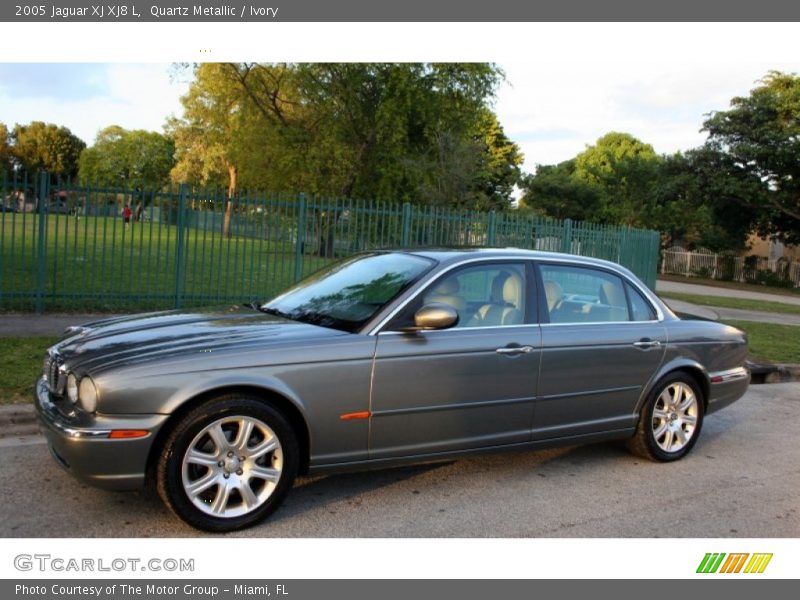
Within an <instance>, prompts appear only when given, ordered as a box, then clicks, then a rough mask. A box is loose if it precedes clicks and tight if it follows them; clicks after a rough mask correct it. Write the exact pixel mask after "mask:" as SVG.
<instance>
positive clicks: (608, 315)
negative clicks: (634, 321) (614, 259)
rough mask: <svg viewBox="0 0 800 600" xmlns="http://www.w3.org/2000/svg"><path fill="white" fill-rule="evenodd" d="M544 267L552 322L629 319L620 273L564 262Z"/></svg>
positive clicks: (546, 295) (593, 321) (548, 307)
mask: <svg viewBox="0 0 800 600" xmlns="http://www.w3.org/2000/svg"><path fill="white" fill-rule="evenodd" d="M540 270H541V273H542V280H543V284H544V293H545V297H546V299H547V312H548V314H549V316H550V322H551V323H611V322H617V321H628V320H629V315H628V302H627V300H626V298H625V288H624V287H623V283H622V280H621V279H620V278H619V277H617V276H616V275H613V274H611V273H606V272H605V271H600V270H597V269H591V268H584V267H571V266H561V265H541V267H540Z"/></svg>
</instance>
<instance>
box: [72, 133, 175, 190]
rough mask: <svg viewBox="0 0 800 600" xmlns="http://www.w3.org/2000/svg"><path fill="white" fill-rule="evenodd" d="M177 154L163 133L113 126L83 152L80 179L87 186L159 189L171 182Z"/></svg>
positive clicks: (170, 141)
mask: <svg viewBox="0 0 800 600" xmlns="http://www.w3.org/2000/svg"><path fill="white" fill-rule="evenodd" d="M174 154H175V144H174V143H173V141H172V140H171V139H170V138H168V137H166V136H164V135H162V134H160V133H157V132H155V131H144V130H141V129H136V130H130V131H129V130H127V129H123V128H122V127H119V126H117V125H112V126H110V127H106V128H105V129H103V130H102V131H101V132H100V133H98V134H97V138H96V140H95V143H94V146H92V147H90V148H86V149H85V150H84V151H83V152H82V153H81V157H80V163H79V165H80V166H79V176H80V179H81V181H84V182H87V183H89V182H91V183H95V184H99V185H105V186H121V187H126V188H130V189H146V190H158V189H160V188H162V187H163V186H164V185H166V184H167V183H168V182H169V174H170V171H171V170H172V167H173V165H174V164H175V158H174Z"/></svg>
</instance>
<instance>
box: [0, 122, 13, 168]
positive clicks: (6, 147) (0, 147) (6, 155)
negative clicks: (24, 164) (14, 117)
mask: <svg viewBox="0 0 800 600" xmlns="http://www.w3.org/2000/svg"><path fill="white" fill-rule="evenodd" d="M12 158H13V153H12V148H11V135H10V133H9V131H8V127H6V124H5V123H0V171H6V170H8V169H9V168H10V167H11V165H12Z"/></svg>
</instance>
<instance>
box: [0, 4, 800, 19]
mask: <svg viewBox="0 0 800 600" xmlns="http://www.w3.org/2000/svg"><path fill="white" fill-rule="evenodd" d="M118 2H119V0H112V2H111V3H107V2H104V1H99V0H57V1H56V2H39V1H36V0H33V1H32V2H22V1H18V2H13V3H9V4H6V3H5V2H3V3H2V4H1V5H0V21H12V22H13V21H17V22H22V21H26V22H46V21H68V22H69V21H73V22H75V21H83V22H103V21H106V22H115V21H125V22H136V21H143V22H158V21H167V22H181V21H183V22H203V21H205V22H215V21H228V22H237V21H238V22H254V21H256V22H272V21H293V22H313V21H320V22H348V21H352V22H448V21H449V22H503V21H512V22H520V21H528V22H552V21H566V22H570V21H572V22H579V21H602V22H612V21H622V22H633V21H684V22H688V21H706V22H718V21H726V22H733V21H760V22H770V21H796V20H799V19H800V3H798V2H787V1H786V0H761V2H745V1H744V0H699V1H698V0H672V1H671V2H653V1H649V2H643V1H642V0H524V1H521V0H451V1H443V0H433V1H431V0H403V1H402V2H392V1H376V0H268V1H267V2H264V1H263V0H238V1H237V0H229V1H227V2H224V1H219V0H204V1H192V0H172V1H164V0H161V1H149V2H142V1H140V0H136V1H134V2H127V3H124V4H122V3H118Z"/></svg>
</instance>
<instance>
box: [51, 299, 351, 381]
mask: <svg viewBox="0 0 800 600" xmlns="http://www.w3.org/2000/svg"><path fill="white" fill-rule="evenodd" d="M344 335H348V334H347V333H345V332H342V331H338V330H335V329H328V328H325V327H319V326H316V325H308V324H305V323H299V322H297V321H291V320H288V319H284V318H281V317H276V316H273V315H267V314H264V313H262V312H260V311H258V310H256V309H254V308H251V307H249V306H231V307H215V308H207V309H198V310H192V311H169V312H158V313H147V314H141V315H131V316H125V317H117V318H111V319H104V320H101V321H94V322H92V323H86V324H85V325H81V326H78V327H71V328H69V329H68V330H67V332H66V336H67V337H65V338H64V339H63V340H62V341H61V342H59V343H58V344H56V345H55V346H54V347H53V350H55V352H57V353H58V355H59V356H60V357H61V359H62V360H63V361H64V363H66V365H67V366H68V367H69V369H71V370H76V371H79V372H82V373H83V372H88V371H96V370H99V369H105V368H108V367H111V366H114V365H117V364H125V365H132V364H139V363H142V362H150V361H156V360H158V361H162V360H167V359H172V358H177V357H191V356H192V355H197V354H204V355H208V354H209V353H215V352H223V351H226V350H227V351H230V350H237V351H238V350H242V349H243V348H256V347H264V346H278V345H281V344H283V343H292V342H297V341H301V340H309V339H314V340H320V339H324V338H329V337H335V336H344Z"/></svg>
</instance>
